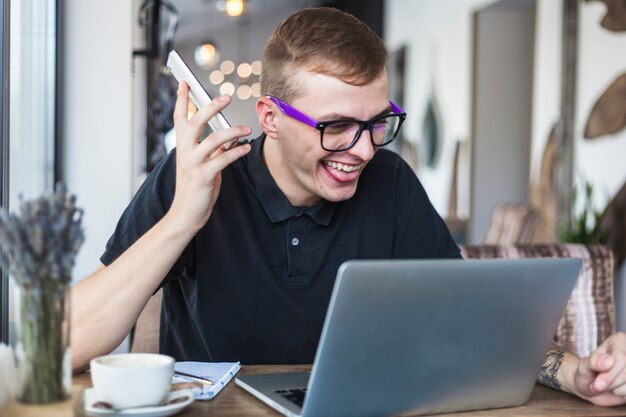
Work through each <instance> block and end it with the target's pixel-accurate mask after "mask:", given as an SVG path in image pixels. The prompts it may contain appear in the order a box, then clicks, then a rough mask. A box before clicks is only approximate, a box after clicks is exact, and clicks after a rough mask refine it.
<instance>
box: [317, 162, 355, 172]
mask: <svg viewBox="0 0 626 417" xmlns="http://www.w3.org/2000/svg"><path fill="white" fill-rule="evenodd" d="M324 163H325V164H326V165H328V166H329V167H331V168H334V169H336V170H339V171H344V172H354V171H358V170H359V169H361V166H362V165H363V164H359V165H347V164H342V163H337V162H331V161H324Z"/></svg>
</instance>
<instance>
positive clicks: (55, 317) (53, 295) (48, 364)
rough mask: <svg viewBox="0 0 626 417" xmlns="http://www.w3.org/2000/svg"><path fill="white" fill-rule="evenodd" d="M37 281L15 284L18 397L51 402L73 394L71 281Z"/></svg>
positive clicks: (30, 402) (25, 399) (22, 399)
mask: <svg viewBox="0 0 626 417" xmlns="http://www.w3.org/2000/svg"><path fill="white" fill-rule="evenodd" d="M36 281H37V284H36V285H31V286H28V287H25V286H20V285H19V284H18V285H16V286H15V288H16V291H15V301H16V308H15V310H14V311H15V312H16V313H17V321H16V341H15V352H16V357H17V369H18V389H17V400H18V401H19V402H21V403H24V404H50V403H55V402H59V401H64V400H66V399H67V398H69V397H70V396H71V389H72V369H71V357H70V349H69V340H70V339H69V318H70V302H69V301H70V300H69V285H67V284H64V283H59V282H58V281H56V280H46V279H42V280H36Z"/></svg>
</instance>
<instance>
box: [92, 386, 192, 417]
mask: <svg viewBox="0 0 626 417" xmlns="http://www.w3.org/2000/svg"><path fill="white" fill-rule="evenodd" d="M177 398H186V399H185V401H183V402H180V403H176V404H169V405H159V406H152V407H137V408H129V409H126V410H117V411H114V410H105V409H102V408H94V407H93V404H94V403H96V402H98V398H97V397H96V392H95V391H94V389H93V388H89V389H86V390H85V411H86V412H87V415H90V416H96V417H100V416H106V417H117V416H120V417H121V416H134V417H165V416H171V415H172V414H176V413H178V412H179V411H180V410H182V409H183V408H185V407H187V406H188V405H189V404H191V403H192V402H193V398H194V397H193V392H191V391H190V390H188V389H181V390H178V391H172V392H170V393H169V395H168V396H167V399H166V401H171V400H175V399H177Z"/></svg>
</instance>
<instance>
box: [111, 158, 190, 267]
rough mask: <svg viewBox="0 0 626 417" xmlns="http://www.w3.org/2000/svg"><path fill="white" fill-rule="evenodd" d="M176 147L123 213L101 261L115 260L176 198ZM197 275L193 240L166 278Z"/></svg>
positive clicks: (157, 220) (160, 217)
mask: <svg viewBox="0 0 626 417" xmlns="http://www.w3.org/2000/svg"><path fill="white" fill-rule="evenodd" d="M175 185H176V151H175V150H173V151H172V152H170V153H169V154H168V155H167V156H166V157H165V158H163V160H161V162H160V163H159V164H158V165H157V166H156V167H155V169H154V170H153V171H152V173H150V175H148V177H147V178H146V180H145V181H144V183H143V184H142V186H141V187H140V188H139V191H137V194H136V195H135V196H134V197H133V199H132V201H131V202H130V204H129V205H128V207H127V208H126V210H124V213H123V214H122V216H121V217H120V219H119V221H118V223H117V226H116V228H115V231H114V232H113V235H112V236H111V237H110V238H109V240H108V242H107V244H106V249H105V251H104V254H103V255H102V256H101V257H100V261H101V262H102V263H103V264H104V265H109V264H111V263H113V262H114V261H115V260H116V259H117V258H118V257H119V256H120V255H121V254H122V253H124V252H125V251H126V250H127V249H128V248H129V247H130V246H132V245H133V244H134V243H135V242H136V241H137V240H138V239H139V238H140V237H141V236H143V235H144V233H146V232H147V231H148V230H150V229H151V228H152V227H153V226H154V225H155V224H156V223H158V222H159V220H161V219H162V218H163V216H165V213H167V211H168V210H169V208H170V206H171V205H172V201H173V199H174V191H175ZM191 275H193V244H192V242H190V243H189V244H188V245H187V247H186V249H185V250H184V251H183V254H182V255H181V257H180V258H179V259H178V260H177V262H176V263H175V264H174V266H173V267H172V269H171V270H170V271H169V273H168V274H167V275H166V277H164V278H165V279H171V278H178V277H181V276H191Z"/></svg>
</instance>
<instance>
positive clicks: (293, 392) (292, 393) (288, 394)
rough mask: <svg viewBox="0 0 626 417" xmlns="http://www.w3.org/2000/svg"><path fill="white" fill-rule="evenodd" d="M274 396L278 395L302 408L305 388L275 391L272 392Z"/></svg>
mask: <svg viewBox="0 0 626 417" xmlns="http://www.w3.org/2000/svg"><path fill="white" fill-rule="evenodd" d="M274 392H275V393H276V394H280V395H281V396H283V397H285V398H286V399H288V400H289V401H291V402H292V403H294V404H297V405H299V406H300V407H302V404H304V396H305V395H306V388H293V389H277V390H275V391H274Z"/></svg>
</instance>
